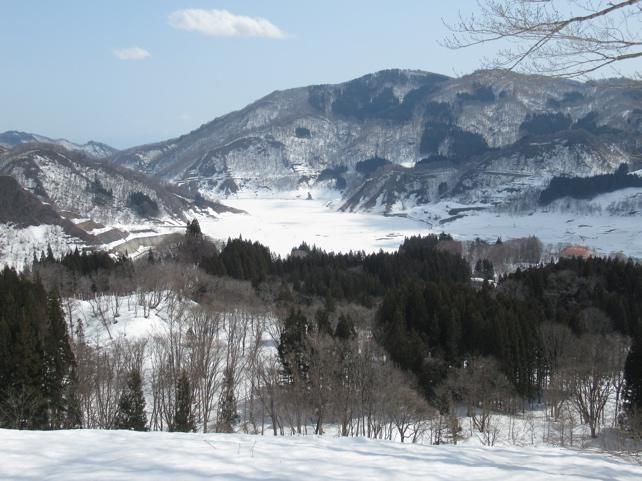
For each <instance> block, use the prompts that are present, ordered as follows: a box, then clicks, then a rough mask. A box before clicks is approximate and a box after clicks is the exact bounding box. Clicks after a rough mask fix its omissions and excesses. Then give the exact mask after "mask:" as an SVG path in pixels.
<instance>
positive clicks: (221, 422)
mask: <svg viewBox="0 0 642 481" xmlns="http://www.w3.org/2000/svg"><path fill="white" fill-rule="evenodd" d="M237 421H238V414H237V412H236V396H235V395H234V378H233V376H232V373H231V372H230V370H229V369H225V374H224V377H223V391H222V393H221V399H220V401H219V406H218V422H217V423H216V424H217V426H216V431H217V432H219V433H233V432H234V425H235V424H236V422H237Z"/></svg>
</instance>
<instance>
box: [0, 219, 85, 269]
mask: <svg viewBox="0 0 642 481" xmlns="http://www.w3.org/2000/svg"><path fill="white" fill-rule="evenodd" d="M48 245H49V246H50V247H51V250H52V251H53V253H54V255H55V256H57V257H60V256H61V255H63V254H66V253H67V252H69V251H70V250H73V249H74V248H75V247H79V248H80V247H82V245H83V244H82V242H81V241H80V240H78V239H76V238H73V237H70V236H68V235H67V234H65V232H64V230H63V229H62V227H60V226H57V225H38V226H29V227H24V228H19V227H16V226H15V225H12V224H2V223H0V269H1V268H2V267H3V266H4V265H7V266H9V267H14V268H16V269H18V270H22V269H23V268H24V267H25V263H27V264H29V265H30V263H31V261H32V259H33V255H34V253H35V254H36V256H37V257H40V254H41V252H43V251H45V250H46V249H47V246H48Z"/></svg>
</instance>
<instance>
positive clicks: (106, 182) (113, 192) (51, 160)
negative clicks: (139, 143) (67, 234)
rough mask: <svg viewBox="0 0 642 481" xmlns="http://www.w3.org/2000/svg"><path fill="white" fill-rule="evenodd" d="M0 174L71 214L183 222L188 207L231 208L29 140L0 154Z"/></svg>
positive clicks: (113, 220) (115, 220) (124, 220)
mask: <svg viewBox="0 0 642 481" xmlns="http://www.w3.org/2000/svg"><path fill="white" fill-rule="evenodd" d="M0 174H1V175H7V176H11V177H13V178H14V179H16V181H17V182H18V183H19V184H20V185H21V186H22V187H24V188H25V189H27V190H28V191H29V192H30V193H32V194H33V195H34V196H35V197H36V198H37V199H38V200H39V201H41V202H44V203H46V204H48V205H49V206H51V208H53V209H54V210H55V211H56V212H57V213H59V214H62V215H63V216H64V217H66V218H72V219H73V218H87V219H91V220H93V221H96V222H100V223H102V224H106V225H113V224H119V223H120V224H136V223H141V222H147V223H150V222H152V223H153V222H161V221H162V222H167V221H174V222H175V223H184V222H185V221H186V220H187V216H186V211H189V210H195V211H199V210H209V209H211V210H212V211H214V212H222V211H225V210H229V209H227V208H226V207H225V206H222V205H221V204H217V203H213V202H210V201H207V200H205V199H203V198H202V197H200V196H198V195H197V196H194V195H191V194H190V193H189V192H187V191H184V190H180V189H178V188H175V187H169V186H165V185H162V184H161V183H159V182H157V181H154V180H152V179H150V178H148V177H147V176H145V175H144V174H141V173H138V172H133V171H130V170H128V169H123V168H119V167H115V166H112V165H110V164H108V163H97V162H95V161H93V160H92V159H89V158H88V157H87V156H86V155H84V154H82V153H79V152H72V151H68V150H66V149H64V148H63V147H60V146H54V145H51V144H25V145H22V146H19V147H17V148H14V149H12V150H11V151H9V152H7V153H5V154H4V155H2V156H0Z"/></svg>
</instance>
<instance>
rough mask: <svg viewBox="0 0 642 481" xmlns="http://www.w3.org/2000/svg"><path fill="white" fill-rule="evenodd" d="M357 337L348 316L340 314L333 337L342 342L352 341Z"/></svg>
mask: <svg viewBox="0 0 642 481" xmlns="http://www.w3.org/2000/svg"><path fill="white" fill-rule="evenodd" d="M356 335H357V331H356V329H355V328H354V323H353V322H352V319H351V318H350V316H347V315H345V314H341V315H340V316H339V322H337V327H336V329H335V330H334V337H335V338H337V339H340V340H342V341H349V340H351V339H354V338H355V337H356Z"/></svg>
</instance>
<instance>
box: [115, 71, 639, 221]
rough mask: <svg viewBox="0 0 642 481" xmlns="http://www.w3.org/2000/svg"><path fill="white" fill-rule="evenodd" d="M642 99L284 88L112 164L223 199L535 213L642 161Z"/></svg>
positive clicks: (556, 90)
mask: <svg viewBox="0 0 642 481" xmlns="http://www.w3.org/2000/svg"><path fill="white" fill-rule="evenodd" d="M635 92H636V89H635V86H634V85H632V86H629V87H624V88H623V87H622V85H620V84H618V83H617V82H615V81H613V82H606V81H605V82H587V83H581V82H575V81H568V80H547V81H543V80H542V79H540V78H536V77H531V76H527V75H518V74H506V75H503V76H502V75H497V74H494V73H493V72H483V71H481V72H475V73H473V74H471V75H466V76H463V77H460V78H449V77H445V76H441V75H435V74H431V73H428V72H419V71H406V70H387V71H381V72H376V73H373V74H370V75H366V76H364V77H360V78H358V79H354V80H351V81H349V82H345V83H341V84H336V85H316V86H310V87H303V88H296V89H290V90H284V91H277V92H274V93H272V94H270V95H268V96H266V97H264V98H262V99H260V100H258V101H256V102H255V103H253V104H251V105H249V106H247V107H246V108H244V109H242V110H240V111H237V112H232V113H230V114H228V115H225V116H223V117H220V118H217V119H215V120H213V121H212V122H210V123H207V124H205V125H203V126H201V127H200V128H198V129H196V130H195V131H193V132H190V133H188V134H186V135H183V136H181V137H178V138H176V139H171V140H168V141H165V142H159V143H156V144H151V145H145V146H141V147H136V148H132V149H128V150H125V151H122V152H119V153H118V154H116V155H115V156H114V157H113V160H114V161H115V162H116V163H118V164H122V165H126V166H129V167H132V168H134V169H137V170H140V171H143V172H147V173H153V174H155V175H159V176H161V177H162V178H164V179H166V180H171V181H175V182H178V183H187V184H192V185H195V186H198V187H199V188H201V189H202V190H204V191H206V192H215V193H217V194H223V195H229V194H230V193H236V192H239V191H246V192H248V191H249V192H274V191H286V190H293V189H296V188H319V187H330V188H333V189H336V190H337V191H340V192H341V193H342V194H343V196H344V200H345V201H346V206H348V207H349V208H350V209H352V210H371V209H372V208H373V207H375V206H384V207H386V208H389V207H391V206H392V205H393V204H395V203H396V202H398V201H401V202H405V201H407V200H409V199H414V201H415V202H417V203H419V204H430V203H434V202H436V201H439V200H444V199H446V200H451V201H453V202H462V203H466V204H473V203H476V202H485V203H487V204H492V205H493V206H501V207H504V208H506V207H508V206H510V208H512V209H520V210H522V211H524V210H527V209H528V208H532V207H533V204H534V203H533V202H532V200H533V199H536V196H537V194H538V193H539V192H540V191H541V190H542V189H544V188H545V187H546V185H547V184H548V182H549V181H550V179H551V178H552V177H554V176H563V175H574V176H589V175H596V174H602V173H609V172H612V171H614V170H615V169H616V168H617V167H618V166H619V165H620V164H621V163H630V162H632V163H636V162H639V160H636V159H637V154H638V149H639V147H638V144H639V141H640V139H641V131H640V125H642V124H641V123H640V119H639V116H640V112H642V105H640V99H639V98H638V97H636V95H635ZM632 167H634V168H639V166H637V164H636V165H633V166H632ZM617 213H620V214H621V213H622V212H621V211H619V210H618V211H617Z"/></svg>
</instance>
